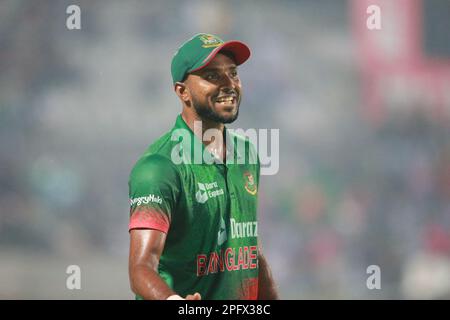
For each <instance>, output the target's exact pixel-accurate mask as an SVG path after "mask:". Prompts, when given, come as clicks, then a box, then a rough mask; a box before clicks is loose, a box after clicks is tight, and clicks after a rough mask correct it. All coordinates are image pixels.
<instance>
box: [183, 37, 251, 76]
mask: <svg viewBox="0 0 450 320" xmlns="http://www.w3.org/2000/svg"><path fill="white" fill-rule="evenodd" d="M220 51H229V52H231V53H232V54H233V56H234V62H235V63H236V65H241V64H243V63H244V62H245V61H247V60H248V58H250V48H249V47H248V46H247V45H246V44H245V43H243V42H241V41H237V40H231V41H227V42H224V43H222V44H221V45H220V46H218V47H217V48H215V49H214V50H213V51H211V53H210V54H209V55H208V56H207V57H206V58H205V59H204V60H203V61H202V64H201V66H200V67H198V68H195V69H194V70H191V71H189V72H194V71H197V70H200V69H202V68H204V67H206V66H207V65H208V64H209V63H210V62H211V61H212V59H214V57H215V56H216V55H217V54H218V53H219V52H220Z"/></svg>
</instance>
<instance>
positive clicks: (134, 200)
mask: <svg viewBox="0 0 450 320" xmlns="http://www.w3.org/2000/svg"><path fill="white" fill-rule="evenodd" d="M150 202H153V203H158V204H162V198H161V197H160V196H155V195H153V194H149V195H148V196H146V197H139V198H132V199H130V205H134V204H137V205H138V206H140V205H141V204H148V203H150Z"/></svg>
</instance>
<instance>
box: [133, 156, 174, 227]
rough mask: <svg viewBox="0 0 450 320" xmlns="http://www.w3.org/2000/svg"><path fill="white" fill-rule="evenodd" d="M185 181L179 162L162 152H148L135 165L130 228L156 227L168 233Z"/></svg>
mask: <svg viewBox="0 0 450 320" xmlns="http://www.w3.org/2000/svg"><path fill="white" fill-rule="evenodd" d="M180 185H181V181H180V178H179V174H178V171H177V168H176V166H175V165H174V164H173V163H172V162H171V161H170V159H167V158H165V157H163V156H160V155H156V154H153V155H147V156H144V157H143V158H141V159H140V160H139V161H138V162H137V163H136V165H135V166H134V167H133V169H132V171H131V174H130V179H129V182H128V186H129V198H130V223H129V226H128V230H129V231H130V230H132V229H155V230H159V231H162V232H165V233H167V232H168V230H169V227H170V222H171V219H172V213H173V212H174V210H175V208H176V205H177V200H178V198H179V193H180V190H181V187H180Z"/></svg>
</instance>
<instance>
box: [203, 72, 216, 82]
mask: <svg viewBox="0 0 450 320" xmlns="http://www.w3.org/2000/svg"><path fill="white" fill-rule="evenodd" d="M205 78H206V80H217V79H218V76H217V74H215V73H209V74H207V75H206V76H205Z"/></svg>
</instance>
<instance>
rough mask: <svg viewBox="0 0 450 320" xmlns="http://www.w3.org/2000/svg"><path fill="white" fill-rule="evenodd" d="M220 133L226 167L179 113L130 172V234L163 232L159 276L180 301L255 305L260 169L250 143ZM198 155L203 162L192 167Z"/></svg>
mask: <svg viewBox="0 0 450 320" xmlns="http://www.w3.org/2000/svg"><path fill="white" fill-rule="evenodd" d="M224 132H225V134H224V136H225V139H226V147H227V161H226V162H225V164H224V163H221V162H220V161H218V162H219V163H217V161H216V162H212V161H209V160H211V159H216V158H214V157H213V155H212V154H211V153H209V152H208V151H207V150H206V148H205V146H204V144H203V143H202V142H201V141H200V139H199V138H198V137H197V136H195V135H194V133H193V132H192V130H191V129H190V128H189V127H188V126H187V124H186V123H185V122H184V120H183V118H182V117H181V115H179V116H178V118H177V120H176V122H175V126H174V127H173V128H172V130H170V131H169V132H168V133H166V134H165V135H163V136H162V137H161V138H159V139H158V140H157V141H156V142H154V143H153V144H152V145H151V146H150V147H149V148H148V149H147V151H146V152H145V153H144V155H143V156H142V157H141V158H140V159H139V160H138V161H137V163H136V164H135V166H134V168H133V169H132V171H131V174H130V180H129V197H130V204H131V208H130V224H129V230H131V229H136V228H147V229H156V230H160V231H162V232H165V233H166V234H167V239H166V243H165V247H164V251H163V253H162V255H161V259H160V263H159V267H158V272H159V274H160V276H161V277H162V278H163V279H164V280H165V281H166V283H167V284H168V285H169V286H170V287H171V288H172V289H173V290H174V291H175V292H176V293H177V294H179V295H181V296H182V297H184V296H186V295H187V294H193V293H195V292H199V293H200V294H201V295H202V299H257V294H258V238H257V236H258V224H257V215H256V212H257V195H258V184H259V169H260V166H259V161H258V156H257V153H256V150H255V148H254V146H253V144H252V143H251V142H250V141H248V139H244V138H243V137H242V136H239V135H237V134H235V133H233V132H231V130H229V129H225V130H224ZM198 150H200V152H198ZM194 151H196V152H195V153H194ZM201 153H203V154H204V155H205V156H204V157H205V160H207V162H206V163H205V161H204V162H203V163H200V162H195V160H198V158H197V159H196V158H195V157H196V156H197V155H198V154H201ZM200 157H201V156H200ZM200 160H201V159H200ZM137 298H139V297H137Z"/></svg>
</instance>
